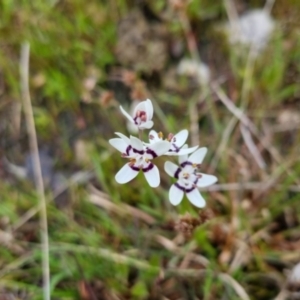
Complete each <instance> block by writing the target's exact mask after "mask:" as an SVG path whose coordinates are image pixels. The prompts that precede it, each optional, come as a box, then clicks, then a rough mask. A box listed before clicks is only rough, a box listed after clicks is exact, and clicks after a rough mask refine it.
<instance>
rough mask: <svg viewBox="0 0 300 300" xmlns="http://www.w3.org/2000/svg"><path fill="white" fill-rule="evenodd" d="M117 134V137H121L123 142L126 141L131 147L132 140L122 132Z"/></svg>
mask: <svg viewBox="0 0 300 300" xmlns="http://www.w3.org/2000/svg"><path fill="white" fill-rule="evenodd" d="M115 134H116V135H117V136H119V137H120V138H121V139H122V140H124V141H125V142H126V143H127V144H128V145H130V143H131V142H130V138H128V137H127V136H126V135H124V134H123V133H121V132H115Z"/></svg>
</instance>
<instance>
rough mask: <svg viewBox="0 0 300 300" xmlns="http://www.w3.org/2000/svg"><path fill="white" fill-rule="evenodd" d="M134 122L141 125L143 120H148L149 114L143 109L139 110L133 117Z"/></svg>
mask: <svg viewBox="0 0 300 300" xmlns="http://www.w3.org/2000/svg"><path fill="white" fill-rule="evenodd" d="M133 120H134V123H135V124H136V125H141V123H142V122H146V121H147V114H146V112H145V111H143V110H138V111H137V112H136V114H135V117H134V118H133Z"/></svg>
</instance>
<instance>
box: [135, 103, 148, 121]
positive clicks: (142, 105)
mask: <svg viewBox="0 0 300 300" xmlns="http://www.w3.org/2000/svg"><path fill="white" fill-rule="evenodd" d="M145 102H146V101H141V102H139V103H138V104H137V106H136V107H135V108H134V110H133V116H134V117H135V116H136V113H137V112H138V111H144V112H146V105H145Z"/></svg>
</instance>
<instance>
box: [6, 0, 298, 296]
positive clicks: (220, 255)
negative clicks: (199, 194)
mask: <svg viewBox="0 0 300 300" xmlns="http://www.w3.org/2000/svg"><path fill="white" fill-rule="evenodd" d="M266 3H272V1H267V2H266ZM228 4H229V5H230V4H231V5H233V7H234V8H235V9H236V12H237V13H238V15H239V16H243V15H245V14H247V12H249V11H251V10H253V9H262V8H263V7H264V5H265V2H264V1H260V0H249V1H244V0H235V1H233V0H232V1H229V0H228V1H221V0H218V1H209V0H191V1H185V0H170V1H166V0H158V1H151V0H140V1H134V0H112V1H100V0H90V1H82V0H51V1H50V0H48V1H25V0H19V1H14V0H2V1H1V2H0V97H1V100H0V159H1V160H0V188H1V193H0V195H1V196H0V298H1V297H2V298H1V299H30V300H32V299H42V277H41V274H42V271H41V247H40V237H39V223H38V214H37V212H38V205H39V204H38V203H39V199H38V198H37V196H36V194H35V190H34V184H33V182H32V163H31V162H30V161H31V160H30V152H29V146H28V136H27V133H26V122H25V119H24V115H23V110H22V102H21V94H20V75H19V73H20V72H19V69H20V51H21V45H22V43H24V42H26V41H27V42H29V44H30V92H31V99H32V103H33V111H34V118H35V125H36V129H37V133H38V142H39V146H40V150H41V157H42V158H43V159H42V168H43V176H44V180H45V185H46V188H47V199H48V201H49V204H48V206H47V209H48V219H49V239H50V268H51V290H52V297H51V299H83V300H94V299H172V300H173V299H204V300H214V299H230V300H234V299H255V300H260V299H261V300H264V299H277V300H279V299H300V298H299V296H298V298H296V297H297V295H299V289H300V279H299V278H300V275H299V274H298V277H297V278H298V279H297V280H291V275H290V274H291V273H293V272H292V271H291V270H293V267H294V266H295V265H297V263H299V261H300V256H299V249H300V235H299V232H300V206H299V200H300V196H299V177H300V162H299V157H300V156H299V154H300V152H299V138H300V133H299V128H300V100H299V99H300V21H299V20H300V19H299V16H300V3H299V1H297V0H277V1H275V2H274V6H273V7H272V11H271V15H272V18H273V19H274V24H275V27H274V30H273V31H272V34H271V36H270V37H269V41H268V43H266V46H265V47H263V50H261V51H259V53H258V54H255V56H254V59H253V57H252V58H251V56H250V55H249V47H248V46H249V45H248V46H247V45H245V44H242V45H237V44H232V43H230V36H228V35H230V34H229V33H228V31H227V29H226V28H228V26H229V25H228V15H229V14H228V12H229V13H230V9H228V7H227V6H226V5H228ZM252 26H253V27H255V24H254V25H253V24H252ZM262 26H263V25H262V24H260V23H257V28H258V29H257V30H258V31H259V32H260V30H262V28H261V27H262ZM252 34H253V33H252ZM266 42H267V39H266ZM193 43H194V44H193ZM194 56H196V57H198V58H199V57H200V59H201V63H205V66H203V65H201V68H200V67H199V61H198V62H197V61H193V62H192V64H190V65H188V66H187V64H184V59H186V58H193V57H194ZM251 59H253V60H252V63H251V64H250V65H249V61H250V62H251ZM180 65H181V66H184V67H182V68H180ZM249 68H250V69H249ZM200 69H201V70H200ZM207 70H208V71H207ZM249 70H250V71H249ZM251 70H252V71H251ZM198 72H199V73H198ZM249 72H250V75H249ZM207 74H209V75H207ZM211 83H217V84H218V86H220V87H222V90H223V91H224V92H225V94H226V95H227V96H228V97H229V99H230V101H231V103H233V104H234V106H236V107H241V108H242V109H243V110H244V111H245V114H246V115H247V116H248V117H249V119H250V120H251V121H252V122H253V124H255V126H256V128H258V134H257V135H253V136H252V138H251V141H252V142H253V143H254V147H255V148H256V149H257V150H258V152H259V157H261V158H262V159H263V161H264V163H265V164H266V167H260V166H259V165H258V164H257V161H256V158H257V157H256V158H255V157H254V156H255V155H253V153H251V151H250V149H249V145H248V146H247V144H246V139H245V137H243V134H242V133H241V130H240V123H239V122H236V123H233V122H234V121H235V120H233V121H232V118H233V115H232V113H231V112H230V111H229V110H228V109H227V108H226V106H224V105H223V102H222V101H219V100H220V95H219V94H218V93H217V92H216V91H218V88H217V89H214V88H213V85H211ZM147 97H149V98H150V99H152V100H153V101H154V105H155V118H156V119H155V124H156V126H155V128H156V129H158V131H160V130H162V131H164V133H165V134H167V133H168V132H173V133H176V132H178V131H179V130H181V129H183V128H190V126H191V125H192V126H194V127H193V128H195V126H196V136H195V134H193V133H192V132H191V136H192V138H193V137H194V138H195V137H196V139H197V138H198V140H197V141H196V142H197V143H200V145H201V146H207V147H208V148H209V153H208V156H207V157H206V160H205V161H204V163H203V170H204V172H208V173H213V174H215V175H216V176H217V177H218V178H219V183H220V185H218V186H217V188H216V189H214V190H211V191H209V192H203V193H204V197H205V198H206V199H207V209H205V210H203V211H200V212H199V211H197V210H196V209H195V208H193V207H192V206H191V205H190V203H188V201H187V199H184V201H183V203H182V204H181V205H180V206H179V207H176V208H174V207H172V206H171V205H170V204H169V202H168V188H169V186H170V184H171V181H170V179H169V178H168V176H166V174H164V173H163V172H161V178H162V184H161V186H160V187H159V188H157V189H155V190H153V189H151V188H150V187H148V186H147V185H146V183H145V179H144V178H143V177H142V176H138V177H137V178H136V179H135V180H134V181H132V182H131V183H130V184H127V185H122V186H120V185H118V184H117V183H116V182H115V180H114V174H115V173H116V172H117V171H118V170H119V169H120V167H121V166H122V165H123V163H124V161H123V159H122V158H121V157H119V155H118V154H117V153H116V152H114V151H113V149H112V148H111V147H110V146H109V144H108V139H109V138H111V137H113V133H114V132H115V131H120V132H123V133H126V132H127V133H128V131H127V129H126V121H125V120H124V118H123V116H122V115H121V114H120V112H119V109H118V106H119V105H120V103H121V104H122V105H123V106H124V107H126V109H129V107H130V105H131V103H132V101H133V100H143V99H145V98H147ZM195 111H196V112H197V113H196V115H195V114H194V112H195ZM230 124H233V125H232V129H231V130H230V129H228V128H230V126H231V125H230ZM198 130H199V132H198V134H199V135H197V131H198ZM228 130H229V134H228V133H227V132H228ZM194 133H195V132H194ZM145 136H146V134H145ZM199 138H200V139H199ZM222 141H225V144H224V145H223V148H222V147H221V148H220V145H222ZM266 143H267V145H269V146H268V147H266V146H265V145H266ZM163 162H164V161H163V159H161V160H158V165H159V166H160V167H161V168H162V167H163ZM224 184H225V185H224ZM226 184H227V185H226ZM230 184H233V185H230ZM297 293H298V294H297Z"/></svg>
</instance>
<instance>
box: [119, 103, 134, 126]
mask: <svg viewBox="0 0 300 300" xmlns="http://www.w3.org/2000/svg"><path fill="white" fill-rule="evenodd" d="M120 110H121V112H122V114H123V115H124V116H125V117H126V118H127V119H128V120H129V121H130V122H132V123H134V120H133V118H132V116H131V115H130V114H129V113H128V112H126V111H125V110H124V109H123V107H122V106H121V105H120Z"/></svg>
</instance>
